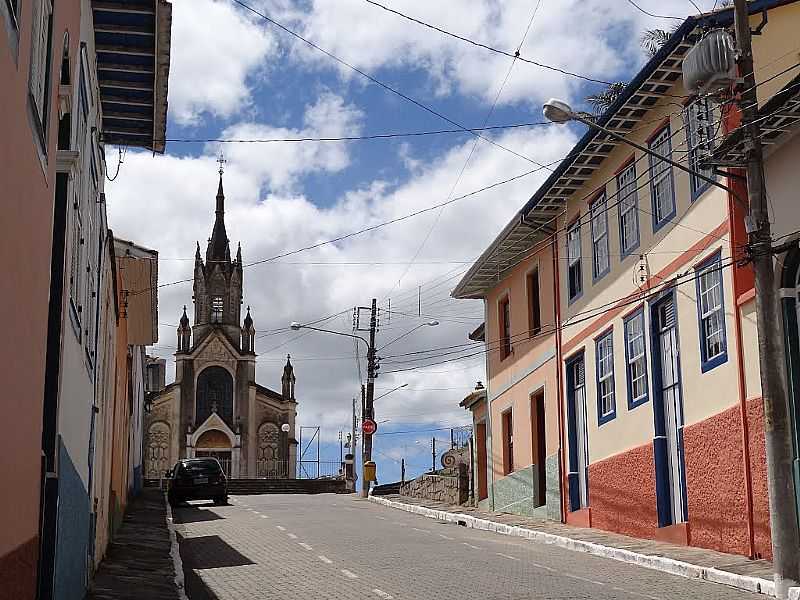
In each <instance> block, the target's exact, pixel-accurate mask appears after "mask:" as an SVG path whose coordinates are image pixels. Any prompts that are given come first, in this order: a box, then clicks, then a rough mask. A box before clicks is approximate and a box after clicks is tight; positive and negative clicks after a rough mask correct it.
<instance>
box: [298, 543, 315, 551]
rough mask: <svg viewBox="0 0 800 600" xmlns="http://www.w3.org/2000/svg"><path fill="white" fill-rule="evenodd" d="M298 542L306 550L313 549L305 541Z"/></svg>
mask: <svg viewBox="0 0 800 600" xmlns="http://www.w3.org/2000/svg"><path fill="white" fill-rule="evenodd" d="M298 543H299V544H300V546H302V547H303V548H305V549H306V550H313V548H312V547H311V546H309V545H308V544H306V543H305V542H298Z"/></svg>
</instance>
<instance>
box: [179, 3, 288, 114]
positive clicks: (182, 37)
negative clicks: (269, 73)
mask: <svg viewBox="0 0 800 600" xmlns="http://www.w3.org/2000/svg"><path fill="white" fill-rule="evenodd" d="M172 11H173V15H172V44H171V61H172V64H171V66H170V78H169V110H170V113H169V116H170V119H174V120H176V121H177V122H178V123H180V124H184V125H187V124H196V123H198V122H199V120H200V117H201V115H203V113H211V114H212V115H214V116H218V117H230V116H231V115H232V114H234V113H235V112H237V111H239V110H241V109H242V108H243V106H245V105H247V104H248V103H249V102H250V84H249V82H248V78H250V77H252V76H253V75H254V73H256V72H257V71H260V70H264V69H265V64H266V63H267V59H268V58H273V57H275V56H276V53H277V50H278V46H277V44H276V42H275V39H274V33H273V32H271V31H269V30H268V29H266V28H265V27H264V25H263V23H262V22H261V21H255V20H253V19H252V18H251V17H249V16H247V15H246V14H245V13H243V12H242V11H241V10H238V9H236V8H235V7H234V5H233V4H232V3H230V2H225V1H219V0H173V2H172Z"/></svg>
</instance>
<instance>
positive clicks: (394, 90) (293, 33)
mask: <svg viewBox="0 0 800 600" xmlns="http://www.w3.org/2000/svg"><path fill="white" fill-rule="evenodd" d="M231 1H232V2H234V3H236V4H238V5H239V6H241V7H243V8H245V9H247V10H248V11H250V12H252V13H253V14H254V15H257V16H258V17H261V18H262V19H264V20H265V21H267V22H268V23H271V24H272V25H274V26H275V27H278V28H279V29H281V30H282V31H285V32H286V33H288V34H289V35H291V36H293V37H295V38H297V39H298V40H300V41H302V42H303V43H305V44H308V45H309V46H311V47H312V48H314V49H315V50H317V51H319V52H321V53H322V54H324V55H325V56H327V57H328V58H330V59H332V60H334V61H336V62H337V63H339V64H340V65H342V66H345V67H347V68H348V69H351V70H352V71H355V72H356V73H358V74H359V75H361V76H362V77H364V78H366V79H368V80H369V81H371V82H372V83H374V84H376V85H378V86H380V87H382V88H383V89H385V90H386V91H388V92H391V93H393V94H395V95H397V96H399V97H400V98H402V99H403V100H405V101H407V102H410V103H411V104H413V105H415V106H417V107H419V108H421V109H422V110H424V111H425V112H428V113H430V114H432V115H434V116H436V117H439V118H440V119H442V120H444V121H447V122H448V123H450V124H451V125H453V126H454V127H458V128H459V129H461V130H463V131H465V132H467V133H470V134H472V135H474V136H476V137H479V138H482V139H484V140H486V141H487V142H489V143H490V144H492V145H493V146H497V147H498V148H501V149H502V150H505V151H506V152H509V153H511V154H513V155H514V156H517V157H519V158H521V159H523V160H525V161H527V162H531V163H533V164H535V165H538V166H540V167H542V168H546V167H544V165H541V164H539V163H537V162H536V161H535V160H531V159H530V158H528V157H527V156H524V155H522V154H520V153H519V152H517V151H515V150H512V149H511V148H508V147H506V146H503V145H502V144H500V143H498V142H496V141H494V140H493V139H491V138H488V137H486V136H484V135H481V134H480V133H479V132H477V131H470V130H469V128H467V127H464V126H463V125H462V124H461V123H458V122H456V121H454V120H453V119H451V118H450V117H448V116H446V115H444V114H442V113H440V112H439V111H437V110H436V109H434V108H431V107H430V106H428V105H426V104H424V103H423V102H421V101H419V100H417V99H415V98H412V97H411V96H409V95H407V94H405V93H403V92H401V91H400V90H398V89H397V88H394V87H392V86H390V85H389V84H387V83H384V82H383V81H381V80H379V79H377V78H376V77H373V76H372V75H370V74H368V73H366V72H365V71H362V70H361V69H359V68H358V67H356V66H354V65H352V64H350V63H349V62H347V61H346V60H344V59H342V58H339V57H338V56H336V55H335V54H333V53H332V52H329V51H328V50H325V49H324V48H322V47H321V46H318V45H317V44H315V43H314V42H312V41H311V40H308V39H306V38H304V37H303V36H302V35H300V34H299V33H297V32H296V31H292V30H291V29H289V28H288V27H286V26H285V25H282V24H281V23H278V22H277V21H276V20H275V19H272V18H271V17H269V16H267V15H265V14H264V13H261V12H259V11H257V10H256V9H254V8H253V7H251V6H249V5H248V4H246V3H245V2H242V0H231Z"/></svg>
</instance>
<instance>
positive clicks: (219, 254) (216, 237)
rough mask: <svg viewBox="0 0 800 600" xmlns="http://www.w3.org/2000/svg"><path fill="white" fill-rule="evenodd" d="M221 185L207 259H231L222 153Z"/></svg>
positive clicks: (218, 188)
mask: <svg viewBox="0 0 800 600" xmlns="http://www.w3.org/2000/svg"><path fill="white" fill-rule="evenodd" d="M217 162H218V163H219V186H218V187H217V207H216V210H215V215H216V218H215V219H214V229H213V231H212V232H211V239H210V240H209V242H208V251H207V252H206V260H207V261H208V262H210V261H220V262H221V261H226V262H227V261H230V252H231V251H230V247H229V246H228V233H227V231H225V192H224V191H223V190H222V174H223V173H224V169H223V168H222V165H223V164H224V163H225V162H226V161H225V159H224V158H223V157H222V154H220V157H219V160H218V161H217Z"/></svg>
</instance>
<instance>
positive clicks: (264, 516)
mask: <svg viewBox="0 0 800 600" xmlns="http://www.w3.org/2000/svg"><path fill="white" fill-rule="evenodd" d="M261 518H262V519H269V517H268V516H267V515H261Z"/></svg>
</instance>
